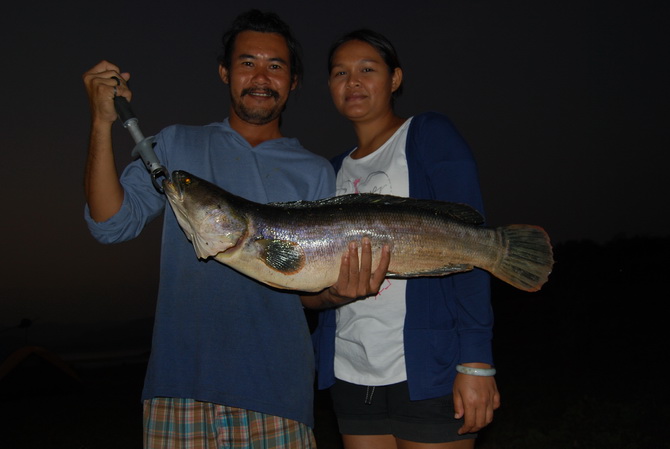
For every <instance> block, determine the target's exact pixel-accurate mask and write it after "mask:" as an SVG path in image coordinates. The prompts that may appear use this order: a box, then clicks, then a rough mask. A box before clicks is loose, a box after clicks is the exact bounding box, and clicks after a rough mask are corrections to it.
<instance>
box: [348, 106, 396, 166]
mask: <svg viewBox="0 0 670 449" xmlns="http://www.w3.org/2000/svg"><path fill="white" fill-rule="evenodd" d="M404 122H405V119H404V118H402V117H398V116H397V115H395V113H394V112H393V111H390V113H389V114H387V115H385V116H384V117H380V118H378V119H376V120H372V121H361V122H354V131H355V132H356V137H357V138H358V146H357V147H356V150H354V152H353V153H351V157H352V158H354V159H360V158H362V157H365V156H367V155H369V154H372V153H374V152H375V151H377V150H378V149H379V147H381V146H382V145H384V143H385V142H386V141H387V140H389V138H391V136H393V134H394V133H395V132H396V131H397V130H398V128H400V126H402V124H403V123H404Z"/></svg>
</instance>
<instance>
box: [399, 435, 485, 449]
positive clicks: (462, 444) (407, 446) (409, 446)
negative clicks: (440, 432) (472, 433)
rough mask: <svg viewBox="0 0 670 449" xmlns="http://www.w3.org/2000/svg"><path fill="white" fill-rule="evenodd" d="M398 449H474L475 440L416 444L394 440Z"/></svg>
mask: <svg viewBox="0 0 670 449" xmlns="http://www.w3.org/2000/svg"><path fill="white" fill-rule="evenodd" d="M396 442H397V446H396V447H397V448H398V449H474V447H475V439H474V438H471V439H469V440H458V441H451V442H449V443H416V442H414V441H407V440H401V439H399V438H398V439H396Z"/></svg>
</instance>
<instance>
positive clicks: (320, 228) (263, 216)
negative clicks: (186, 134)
mask: <svg viewBox="0 0 670 449" xmlns="http://www.w3.org/2000/svg"><path fill="white" fill-rule="evenodd" d="M164 189H165V192H166V195H167V197H168V200H169V202H170V205H171V206H172V209H173V210H174V212H175V216H176V217H177V220H178V221H179V224H180V226H181V227H182V229H183V230H184V232H185V234H186V236H187V238H189V239H190V240H191V241H192V243H193V245H194V247H195V250H196V254H197V255H198V257H201V258H207V257H212V258H214V259H216V260H217V261H219V262H221V263H224V264H226V265H228V266H230V267H232V268H234V269H236V270H238V271H240V272H241V273H243V274H245V275H248V276H250V277H252V278H254V279H256V280H258V281H261V282H264V283H266V284H268V285H271V286H273V287H277V288H282V289H290V290H299V291H304V292H315V291H320V290H322V289H324V288H327V287H329V286H330V285H333V284H334V283H335V282H336V281H337V276H338V273H339V265H340V262H341V258H342V255H343V254H344V253H345V252H346V251H347V250H348V245H349V243H350V242H352V241H356V242H358V241H360V240H361V239H362V238H363V237H368V238H369V239H370V241H371V243H372V249H373V264H374V266H376V264H378V261H379V258H380V255H381V248H382V247H383V246H384V245H387V244H388V245H389V246H390V248H391V262H390V265H389V270H388V273H387V276H388V277H400V278H412V277H423V276H444V275H448V274H452V273H458V272H463V271H468V270H471V269H472V268H473V267H478V268H481V269H484V270H486V271H488V272H490V273H491V274H493V275H494V276H496V277H498V278H500V279H502V280H503V281H505V282H508V283H509V284H511V285H513V286H515V287H517V288H520V289H522V290H526V291H536V290H539V289H540V288H541V286H542V285H543V284H544V283H545V282H546V281H547V279H548V276H549V274H550V272H551V269H552V266H553V263H554V261H553V252H552V248H551V244H550V241H549V237H548V236H547V234H546V232H545V231H544V230H543V229H541V228H539V227H537V226H532V225H508V226H502V227H497V228H490V227H486V226H483V225H481V222H482V221H483V220H482V217H481V215H480V214H479V213H478V212H477V211H476V210H474V209H473V208H471V207H469V206H467V205H463V204H456V203H448V202H442V201H433V200H417V199H412V198H401V197H395V196H390V195H377V194H368V193H366V194H356V195H343V196H339V197H333V198H327V199H324V200H319V201H294V202H288V203H270V204H259V203H256V202H253V201H249V200H246V199H244V198H241V197H238V196H236V195H233V194H231V193H230V192H227V191H225V190H223V189H221V188H220V187H217V186H215V185H213V184H211V183H209V182H207V181H205V180H203V179H200V178H198V177H196V176H193V175H191V174H189V173H186V172H184V171H176V172H174V173H173V174H172V177H171V180H166V181H165V182H164Z"/></svg>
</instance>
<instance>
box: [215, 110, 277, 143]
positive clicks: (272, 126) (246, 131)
mask: <svg viewBox="0 0 670 449" xmlns="http://www.w3.org/2000/svg"><path fill="white" fill-rule="evenodd" d="M228 122H229V123H230V127H231V128H233V129H234V130H235V131H237V132H238V133H239V134H240V135H241V136H242V137H244V140H246V141H247V142H249V145H251V146H252V147H255V146H256V145H260V144H261V143H263V142H265V141H268V140H272V139H278V138H280V137H282V134H281V131H280V130H279V119H278V118H277V119H275V120H273V121H271V122H270V123H266V124H264V125H255V124H253V123H249V122H246V121H244V120H242V119H240V118H239V117H238V116H236V115H235V114H234V113H231V114H230V117H229V119H228Z"/></svg>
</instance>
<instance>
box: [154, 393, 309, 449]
mask: <svg viewBox="0 0 670 449" xmlns="http://www.w3.org/2000/svg"><path fill="white" fill-rule="evenodd" d="M144 448H145V449H221V448H240V449H242V448H245V449H246V448H253V449H261V448H262V449H271V448H277V449H316V443H315V441H314V434H313V433H312V429H310V428H309V426H307V425H305V424H303V423H300V422H297V421H293V420H290V419H286V418H280V417H278V416H272V415H266V414H264V413H258V412H254V411H251V410H245V409H241V408H235V407H228V406H225V405H219V404H213V403H211V402H200V401H195V400H193V399H181V398H153V399H149V400H145V401H144Z"/></svg>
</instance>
